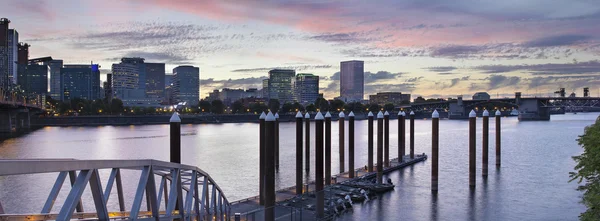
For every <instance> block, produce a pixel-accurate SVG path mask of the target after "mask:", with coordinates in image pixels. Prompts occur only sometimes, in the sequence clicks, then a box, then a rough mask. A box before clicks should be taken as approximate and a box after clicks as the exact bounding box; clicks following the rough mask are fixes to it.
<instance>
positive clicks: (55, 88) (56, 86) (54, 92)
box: [48, 60, 63, 100]
mask: <svg viewBox="0 0 600 221" xmlns="http://www.w3.org/2000/svg"><path fill="white" fill-rule="evenodd" d="M62 66H63V60H52V61H50V62H49V64H48V67H49V68H50V97H52V99H55V100H60V97H61V94H62V93H61V90H60V86H61V82H60V71H61V69H62Z"/></svg>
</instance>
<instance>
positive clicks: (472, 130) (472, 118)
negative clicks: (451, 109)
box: [469, 110, 477, 188]
mask: <svg viewBox="0 0 600 221" xmlns="http://www.w3.org/2000/svg"><path fill="white" fill-rule="evenodd" d="M476 125H477V114H476V113H475V111H474V110H471V113H469V186H470V187H471V188H475V179H476V178H475V176H476V171H475V170H476V166H475V165H476V162H475V161H476V159H475V157H476V153H475V151H476V150H475V148H476V143H475V142H476V141H475V140H476V138H475V135H476Z"/></svg>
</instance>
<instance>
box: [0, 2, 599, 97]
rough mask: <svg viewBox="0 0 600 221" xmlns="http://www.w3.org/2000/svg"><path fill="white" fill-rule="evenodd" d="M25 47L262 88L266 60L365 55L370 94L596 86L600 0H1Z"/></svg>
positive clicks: (326, 62) (295, 62)
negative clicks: (157, 65) (184, 68)
mask: <svg viewBox="0 0 600 221" xmlns="http://www.w3.org/2000/svg"><path fill="white" fill-rule="evenodd" d="M0 4H1V5H2V7H0V17H7V18H9V19H10V20H11V21H12V22H11V28H15V29H17V30H18V31H19V33H20V40H21V41H22V42H27V43H29V44H31V45H32V47H31V48H30V51H31V52H30V57H40V56H52V57H53V58H60V59H63V60H64V61H65V63H67V64H74V63H89V62H90V61H93V62H94V63H99V64H100V65H101V66H102V68H103V69H107V70H108V69H110V66H111V64H112V63H116V62H118V60H119V59H120V58H121V57H123V56H140V57H144V58H146V60H147V61H149V62H164V63H166V64H167V72H171V71H170V70H172V68H173V67H175V66H177V65H183V64H189V65H195V66H199V67H200V74H201V79H203V80H202V83H201V84H202V91H201V93H202V94H201V96H206V95H207V93H208V92H209V91H211V90H212V89H213V88H220V87H234V88H237V87H240V88H249V87H260V82H261V79H262V78H264V77H266V75H267V71H268V70H269V69H271V68H275V67H280V68H293V69H296V70H297V72H300V73H314V74H317V75H319V76H321V79H322V80H321V85H320V87H321V91H322V92H323V93H325V96H326V97H328V98H332V97H334V96H337V95H338V94H339V84H338V83H337V82H336V80H338V79H339V73H336V72H339V62H340V61H343V60H355V59H358V60H364V61H365V72H367V73H366V76H365V78H366V81H365V83H366V87H365V92H366V93H367V94H370V93H374V92H377V91H399V92H405V93H413V94H415V95H424V96H444V97H447V96H456V95H459V94H465V95H468V94H472V93H473V92H476V91H488V92H489V93H490V94H492V95H493V96H495V95H497V94H500V96H502V95H509V94H512V93H513V92H514V91H522V92H523V93H524V94H535V93H538V94H540V95H548V93H549V92H552V91H555V90H557V89H558V87H565V88H567V91H568V92H572V91H575V92H577V93H578V94H581V88H583V87H586V86H588V87H590V89H591V92H592V94H593V95H596V93H600V88H599V87H598V85H600V61H599V59H600V4H599V3H598V1H597V0H504V1H498V0H453V1H447V0H371V1H363V0H341V1H334V0H321V1H315V0H304V1H300V0H297V1H296V0H279V1H275V0H265V1H259V0H243V1H234V0H101V1H100V0H98V1H96V0H57V1H52V0H27V1H22V0H0Z"/></svg>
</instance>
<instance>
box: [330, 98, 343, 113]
mask: <svg viewBox="0 0 600 221" xmlns="http://www.w3.org/2000/svg"><path fill="white" fill-rule="evenodd" d="M329 105H330V106H331V110H332V111H338V112H339V111H343V110H344V101H342V100H333V101H331V102H330V103H329Z"/></svg>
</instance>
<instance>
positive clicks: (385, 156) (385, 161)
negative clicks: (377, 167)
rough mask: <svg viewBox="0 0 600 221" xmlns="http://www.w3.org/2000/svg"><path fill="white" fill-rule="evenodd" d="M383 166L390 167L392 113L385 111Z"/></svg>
mask: <svg viewBox="0 0 600 221" xmlns="http://www.w3.org/2000/svg"><path fill="white" fill-rule="evenodd" d="M383 128H384V129H383V130H384V131H383V166H385V167H390V113H388V112H387V111H386V112H385V113H383Z"/></svg>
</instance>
